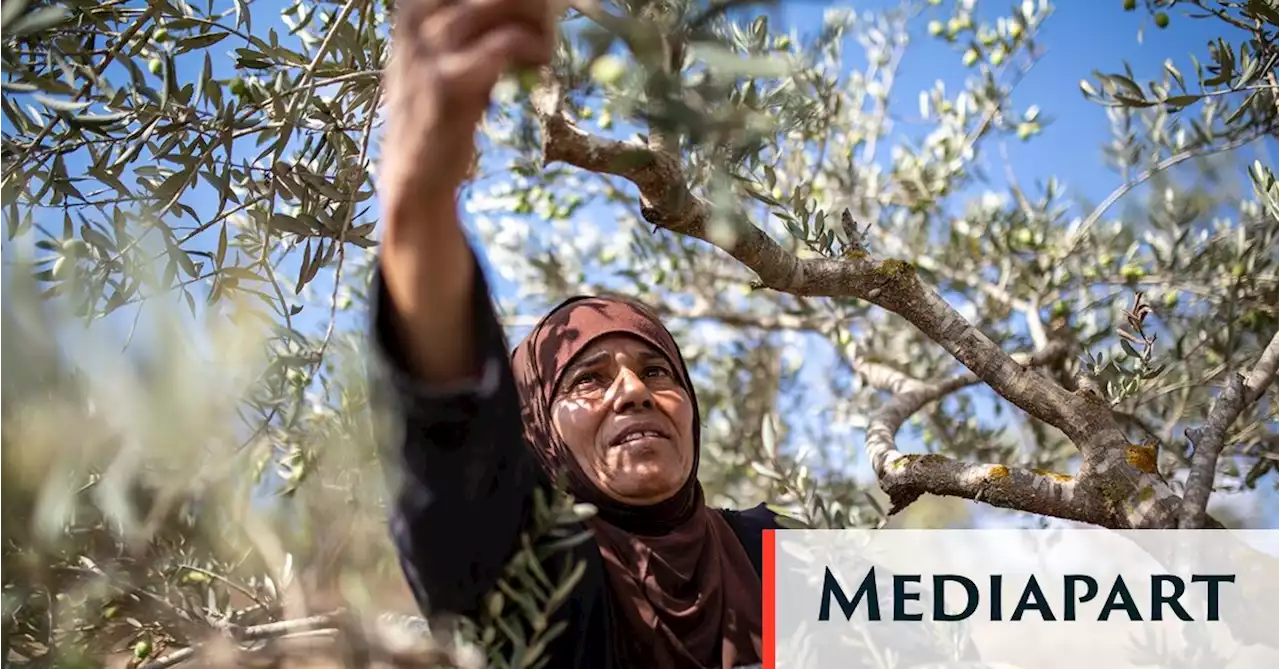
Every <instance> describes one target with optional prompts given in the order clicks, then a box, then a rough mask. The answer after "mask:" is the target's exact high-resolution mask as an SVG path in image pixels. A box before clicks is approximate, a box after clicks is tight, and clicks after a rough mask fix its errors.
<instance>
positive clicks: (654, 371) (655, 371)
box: [645, 367, 671, 376]
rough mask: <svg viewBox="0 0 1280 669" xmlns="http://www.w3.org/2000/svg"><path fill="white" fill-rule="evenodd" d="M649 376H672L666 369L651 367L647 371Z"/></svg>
mask: <svg viewBox="0 0 1280 669" xmlns="http://www.w3.org/2000/svg"><path fill="white" fill-rule="evenodd" d="M645 373H646V374H648V375H649V376H670V375H671V372H669V371H667V368H666V367H650V368H649V369H648V370H646V371H645Z"/></svg>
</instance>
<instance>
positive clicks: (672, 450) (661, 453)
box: [551, 335, 694, 505]
mask: <svg viewBox="0 0 1280 669" xmlns="http://www.w3.org/2000/svg"><path fill="white" fill-rule="evenodd" d="M551 416H552V422H553V423H554V425H555V428H556V430H557V431H558V432H559V433H560V438H561V439H563V440H564V441H565V444H567V445H568V447H569V450H570V451H571V452H572V453H573V456H574V458H576V459H577V461H578V466H579V467H581V468H582V471H583V472H585V473H586V475H587V478H588V479H590V480H591V482H592V483H594V484H595V485H596V487H597V488H599V489H600V490H601V491H602V492H604V493H605V494H606V495H608V496H609V497H611V498H613V499H615V500H617V501H619V502H622V503H625V504H633V505H646V504H656V503H658V502H661V501H663V500H665V499H667V498H669V497H671V496H672V495H674V494H675V493H676V492H677V491H678V490H679V489H680V487H681V486H682V485H684V482H685V481H686V480H687V479H688V478H689V474H690V472H691V471H692V469H693V448H694V444H693V402H691V401H690V399H689V395H688V393H687V392H685V390H684V387H683V386H681V384H680V377H679V372H678V371H677V370H676V368H674V367H673V366H672V365H671V362H670V361H668V360H667V358H666V356H664V355H663V354H662V353H660V352H659V351H658V350H657V349H655V348H653V347H652V346H650V345H649V344H647V343H645V342H644V341H642V340H640V339H637V338H634V337H630V336H627V335H607V336H604V337H601V338H599V339H597V340H595V341H594V342H592V343H591V344H590V345H588V346H587V347H586V348H584V349H583V350H582V351H581V352H579V353H578V355H577V356H576V357H575V358H574V360H573V361H572V362H571V363H570V365H569V366H568V367H567V368H566V369H565V371H564V374H563V375H562V376H561V377H560V383H559V386H558V387H557V388H556V392H555V396H554V398H553V399H552V406H551Z"/></svg>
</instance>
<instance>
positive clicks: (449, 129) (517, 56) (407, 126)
mask: <svg viewBox="0 0 1280 669" xmlns="http://www.w3.org/2000/svg"><path fill="white" fill-rule="evenodd" d="M397 4H398V5H399V6H398V7H397V8H396V13H397V16H396V22H395V30H394V36H393V40H394V42H393V46H392V48H393V51H392V58H391V63H390V66H389V68H388V72H387V79H386V83H387V91H386V92H387V98H386V102H387V104H386V113H387V115H388V118H387V126H386V136H385V140H384V147H383V159H382V165H381V183H380V185H381V193H380V195H381V197H382V201H383V206H384V207H385V208H386V211H387V213H388V215H389V216H390V217H391V218H392V219H395V218H398V217H400V216H401V215H407V216H408V217H410V218H413V219H417V218H418V214H419V213H420V212H422V211H424V208H425V207H426V206H427V205H437V204H439V200H440V198H442V197H447V198H449V199H450V200H451V199H452V198H453V195H454V192H455V191H456V189H457V188H458V186H459V185H461V183H462V181H463V179H465V178H466V175H467V172H468V170H469V168H470V166H471V162H472V160H473V157H474V152H475V143H474V136H475V131H476V125H477V124H478V123H479V121H480V119H481V117H482V116H483V114H484V112H485V109H486V108H487V107H488V104H489V97H490V93H491V92H492V90H493V87H494V85H495V84H496V83H497V82H498V79H499V78H500V77H501V76H502V75H503V74H504V73H506V72H507V71H509V70H511V69H513V68H526V67H537V66H540V65H544V64H546V63H548V62H549V61H550V59H551V54H552V51H553V49H554V46H555V17H553V16H552V15H551V13H550V11H549V6H548V3H547V0H401V2H399V3H397ZM427 211H430V210H427Z"/></svg>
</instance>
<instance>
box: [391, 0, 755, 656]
mask: <svg viewBox="0 0 1280 669" xmlns="http://www.w3.org/2000/svg"><path fill="white" fill-rule="evenodd" d="M397 12H398V16H397V22H396V27H395V44H394V49H395V52H394V55H393V59H392V64H391V68H390V70H389V72H388V79H387V86H388V89H387V90H388V109H387V113H388V128H387V137H388V138H393V139H394V141H388V142H386V143H385V148H384V152H383V161H382V173H381V175H380V181H379V190H380V199H381V205H382V207H383V215H384V221H383V223H384V231H383V240H382V248H381V254H380V260H379V273H378V277H377V278H376V280H375V294H376V300H375V307H374V308H375V315H374V331H375V340H376V342H377V349H378V351H377V354H376V357H377V359H378V361H379V363H380V364H377V365H375V369H377V370H378V371H379V373H380V374H381V378H379V379H378V381H377V382H376V383H375V388H377V389H378V390H379V391H383V392H382V393H381V397H380V398H379V400H378V401H379V403H381V404H383V405H384V406H385V407H387V408H389V409H390V410H391V411H392V412H393V414H392V415H393V416H394V418H395V422H396V424H398V425H399V426H401V427H402V430H401V431H400V432H399V433H398V434H397V435H394V436H387V437H385V442H386V445H387V446H388V449H389V451H390V452H393V453H395V460H397V462H396V463H395V464H397V465H398V471H399V473H400V475H401V476H400V479H401V480H400V481H399V482H398V484H397V486H396V497H395V503H394V510H393V516H392V523H391V525H392V534H393V537H394V539H395V543H396V546H397V548H398V550H399V552H400V556H401V563H402V565H403V568H404V572H405V574H406V577H407V579H408V581H409V584H410V586H411V588H412V590H413V592H414V594H415V596H416V597H417V599H418V602H419V605H420V606H421V607H422V608H423V609H424V610H430V611H431V612H432V613H439V612H454V613H460V614H463V615H469V614H474V613H476V612H477V611H478V610H479V607H480V605H481V602H482V601H483V598H484V597H485V595H486V594H487V593H488V592H489V591H490V590H491V589H492V588H493V587H494V584H495V582H496V579H497V577H498V575H499V574H500V573H501V571H502V569H503V567H504V566H505V564H506V562H507V560H508V559H509V558H510V557H511V555H513V553H514V551H515V550H516V548H517V542H518V537H519V533H520V531H521V529H522V526H523V523H524V522H525V520H526V518H527V517H528V516H527V514H528V512H529V507H530V505H531V501H530V500H531V498H532V494H533V490H534V488H535V486H547V485H548V482H549V481H551V480H562V479H560V478H559V477H561V476H562V475H563V476H564V477H565V478H564V479H563V480H567V481H568V486H569V488H570V491H571V492H572V493H573V494H574V495H575V496H576V497H577V498H578V499H580V500H583V501H587V502H591V503H593V504H595V505H596V506H597V507H598V509H599V513H598V515H597V516H596V517H595V518H593V519H591V520H590V521H588V525H589V527H590V529H591V530H592V531H593V541H591V542H587V543H584V544H581V545H579V546H578V547H577V548H576V549H575V550H576V551H577V555H576V557H579V558H581V559H582V560H583V561H585V563H586V573H585V574H584V576H583V578H582V579H581V580H580V581H579V583H578V585H577V586H576V588H575V590H574V592H573V594H572V596H571V597H570V598H569V600H568V601H567V602H566V603H565V604H564V605H563V606H562V607H561V609H560V610H559V611H558V612H557V614H556V616H557V619H558V620H562V621H564V622H565V623H567V625H568V627H567V628H566V630H565V632H564V633H563V634H561V635H560V636H559V637H558V638H557V639H556V640H555V641H554V642H553V643H552V646H551V648H550V649H549V651H548V652H549V655H550V657H551V662H550V665H549V666H551V667H584V668H585V667H591V668H592V669H609V668H612V667H619V668H623V667H672V668H680V667H690V668H694V667H697V668H703V667H723V668H729V667H735V666H740V665H746V664H751V663H755V662H759V659H760V633H761V623H760V616H761V600H760V597H761V586H760V569H761V565H760V562H761V531H762V530H763V529H765V528H773V527H777V523H776V518H775V516H774V515H773V514H772V513H771V512H769V511H768V510H767V509H766V508H765V506H764V505H760V506H759V507H756V508H755V509H752V510H750V511H745V512H735V511H723V510H713V509H710V508H709V507H707V506H706V504H705V502H704V500H703V493H702V488H701V486H700V485H699V483H698V479H697V473H698V458H699V430H698V423H699V416H698V405H697V400H696V398H695V396H694V392H693V386H692V384H691V383H690V380H689V375H688V371H687V369H686V368H685V363H684V360H683V358H682V357H681V355H680V351H679V349H678V348H677V347H676V344H675V342H674V341H673V340H672V337H671V335H670V334H669V333H668V332H667V330H666V329H665V328H663V326H662V325H661V323H659V321H658V319H657V318H656V317H655V316H654V315H653V314H652V313H651V312H650V311H649V310H648V309H646V308H644V307H643V306H641V305H639V304H636V303H633V302H629V301H625V300H617V299H605V298H575V299H572V300H569V301H567V302H565V303H563V304H561V305H560V306H559V307H557V308H556V309H555V310H553V311H552V312H551V313H550V314H549V315H548V316H547V317H546V318H545V319H543V321H542V322H541V323H540V324H539V325H538V327H537V328H535V330H534V331H533V332H532V333H531V334H530V335H529V337H528V338H527V339H526V340H525V341H524V342H523V343H521V345H520V346H519V347H518V348H517V349H516V351H515V354H514V356H513V357H512V358H511V359H510V360H508V358H507V353H506V351H507V349H506V345H505V339H504V337H503V335H502V329H501V327H500V325H499V323H498V321H497V318H496V315H495V313H494V310H493V307H492V304H491V302H490V299H489V290H488V286H487V285H486V283H485V279H484V276H483V273H482V271H481V270H480V268H479V267H478V265H477V262H476V258H475V256H474V255H473V254H472V253H471V250H470V248H469V246H468V244H467V242H466V240H465V238H464V236H463V232H462V229H461V226H460V225H459V223H458V215H457V208H456V204H455V195H456V191H457V189H458V186H459V184H460V183H461V182H462V180H463V179H464V178H465V174H466V171H467V169H468V167H469V165H470V163H471V161H472V157H473V155H474V154H473V151H474V145H473V136H474V132H475V127H476V124H477V122H478V121H479V119H480V117H481V115H482V114H483V112H484V109H485V107H486V105H487V103H488V99H489V93H490V90H491V89H492V87H493V85H494V84H495V83H496V82H497V80H498V78H499V76H501V74H502V73H503V72H504V71H506V70H507V69H508V68H511V67H536V66H540V65H544V64H546V63H547V62H548V61H549V59H550V55H551V51H552V46H553V43H554V33H555V17H553V16H552V15H551V13H550V12H549V10H548V8H547V6H546V5H545V4H544V3H543V2H542V1H541V0H453V1H452V2H449V3H444V2H434V3H433V2H411V3H403V2H402V3H400V6H399V7H398V8H397ZM388 391H389V392H388ZM553 622H554V621H553Z"/></svg>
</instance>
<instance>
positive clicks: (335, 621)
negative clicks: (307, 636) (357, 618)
mask: <svg viewBox="0 0 1280 669" xmlns="http://www.w3.org/2000/svg"><path fill="white" fill-rule="evenodd" d="M341 621H342V613H341V612H334V613H326V614H323V615H318V616H311V617H309V618H299V619H297V620H284V621H280V622H274V623H263V624H261V625H254V626H252V627H239V626H237V625H226V626H224V627H223V628H222V629H223V632H224V633H226V634H227V636H229V637H230V638H232V639H234V640H237V641H255V640H259V639H271V638H276V637H283V636H287V635H290V634H295V633H298V632H305V631H311V630H321V629H335V630H336V629H339V627H340V623H341ZM205 646H206V644H196V645H194V646H189V647H187V648H180V649H178V650H175V651H174V652H172V653H169V654H168V655H164V656H162V657H158V658H156V659H154V660H152V661H150V662H145V663H142V664H140V665H139V666H138V667H137V668H136V669H165V668H166V667H172V666H174V665H175V664H180V663H182V662H186V661H187V660H190V659H192V658H194V657H196V655H198V654H199V653H200V652H201V650H203V649H204V648H205Z"/></svg>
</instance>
